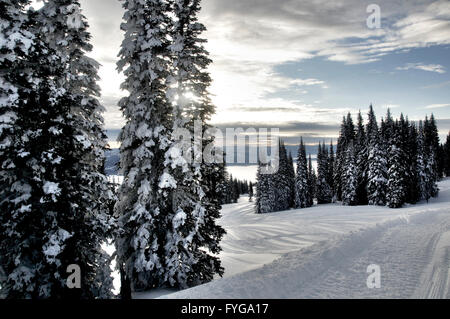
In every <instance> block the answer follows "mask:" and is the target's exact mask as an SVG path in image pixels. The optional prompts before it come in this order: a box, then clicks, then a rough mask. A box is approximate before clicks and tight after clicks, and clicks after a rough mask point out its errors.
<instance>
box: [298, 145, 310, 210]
mask: <svg viewBox="0 0 450 319" xmlns="http://www.w3.org/2000/svg"><path fill="white" fill-rule="evenodd" d="M308 182H309V181H308V160H307V158H306V149H305V144H304V143H303V138H301V140H300V146H299V148H298V154H297V175H296V178H295V207H296V208H306V207H310V206H311V205H310V200H309V197H310V194H309V191H310V190H309V185H308V184H309V183H308Z"/></svg>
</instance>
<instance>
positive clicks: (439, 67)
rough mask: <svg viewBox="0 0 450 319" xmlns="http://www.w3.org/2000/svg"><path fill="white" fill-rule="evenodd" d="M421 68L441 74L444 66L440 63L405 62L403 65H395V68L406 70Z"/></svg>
mask: <svg viewBox="0 0 450 319" xmlns="http://www.w3.org/2000/svg"><path fill="white" fill-rule="evenodd" d="M411 69H415V70H422V71H428V72H436V73H440V74H443V73H445V72H446V71H445V67H443V66H442V65H440V64H422V63H407V64H406V65H405V66H402V67H397V68H396V70H399V71H407V70H411Z"/></svg>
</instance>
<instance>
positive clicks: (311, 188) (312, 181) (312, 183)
mask: <svg viewBox="0 0 450 319" xmlns="http://www.w3.org/2000/svg"><path fill="white" fill-rule="evenodd" d="M316 185H317V176H316V172H315V171H314V168H313V165H312V159H311V154H310V155H309V157H308V201H307V203H308V204H307V206H308V207H311V206H313V205H314V198H315V197H316Z"/></svg>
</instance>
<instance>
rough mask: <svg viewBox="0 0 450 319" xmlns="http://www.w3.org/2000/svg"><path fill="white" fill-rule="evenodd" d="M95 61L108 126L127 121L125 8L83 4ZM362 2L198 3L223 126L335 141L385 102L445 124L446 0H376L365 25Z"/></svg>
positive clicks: (113, 129) (449, 116)
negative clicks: (376, 10) (351, 117)
mask: <svg viewBox="0 0 450 319" xmlns="http://www.w3.org/2000/svg"><path fill="white" fill-rule="evenodd" d="M80 2H81V5H82V9H83V13H84V14H85V16H86V17H87V18H88V21H89V24H90V31H91V33H92V35H93V39H92V43H93V45H94V51H93V52H92V54H91V56H93V57H94V58H95V59H97V60H98V61H99V62H100V63H101V64H102V67H101V70H100V76H101V82H100V85H101V87H102V94H103V95H102V102H103V103H104V105H105V106H106V107H107V112H106V113H105V115H104V116H105V120H106V129H107V130H108V131H109V135H110V138H111V139H113V140H114V139H115V138H116V136H117V132H118V130H119V129H120V128H121V127H122V125H123V123H124V122H123V119H122V117H121V112H120V110H119V109H118V107H117V102H118V100H119V99H120V97H121V96H123V95H124V94H125V92H122V91H121V90H120V88H119V87H120V83H121V81H122V80H123V78H122V77H121V75H119V74H118V73H117V71H116V61H117V53H118V52H119V48H120V44H121V42H122V38H123V34H122V32H121V31H120V23H121V21H122V15H123V9H122V7H121V3H120V1H116V0H95V1H92V0H81V1H80ZM371 3H373V0H370V1H361V0H350V1H348V0H346V1H344V0H339V1H327V0H307V1H306V0H305V1H300V0H227V1H223V0H204V1H203V9H202V12H201V15H200V21H201V22H203V23H204V24H205V25H206V27H207V28H208V31H207V32H206V33H205V34H204V37H205V38H207V39H208V41H209V42H208V44H207V49H208V50H209V51H210V53H211V58H212V59H213V60H214V63H213V64H212V66H211V68H210V72H211V75H212V78H213V80H214V82H213V85H212V87H211V93H212V94H213V101H214V103H215V105H216V106H217V114H216V115H215V116H214V118H213V121H214V123H215V124H217V125H219V126H221V127H247V126H255V127H257V128H258V127H279V128H280V129H281V132H282V135H283V136H285V137H286V139H287V143H288V144H289V143H293V144H295V143H297V142H298V137H299V136H300V135H302V136H303V137H304V138H305V141H306V142H307V143H309V144H313V143H317V142H318V141H319V140H323V139H325V140H329V139H331V138H336V136H337V134H338V129H339V124H340V121H341V119H342V116H343V115H345V114H346V113H347V112H352V113H356V112H357V111H358V110H359V109H361V110H362V111H363V112H364V113H366V111H367V108H368V106H369V104H370V103H373V105H374V107H375V111H376V113H377V116H378V118H379V119H380V118H381V117H382V116H384V114H385V112H386V109H387V108H388V107H389V108H391V110H392V112H393V113H394V115H395V116H397V115H399V114H400V113H401V112H403V113H405V114H407V115H408V116H409V118H410V119H412V120H417V119H422V118H424V117H425V115H426V114H431V113H432V112H433V113H434V114H435V116H436V118H437V119H438V125H439V129H440V134H441V136H444V135H446V134H447V133H448V131H449V130H450V1H447V0H438V1H429V0H426V1H418V0H412V1H399V0H394V1H392V0H383V1H377V2H376V3H377V5H378V6H379V7H380V9H381V18H382V19H381V28H379V29H371V28H369V27H368V26H367V23H366V20H367V18H368V17H369V15H370V13H367V7H368V6H369V5H370V4H371Z"/></svg>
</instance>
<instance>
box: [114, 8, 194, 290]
mask: <svg viewBox="0 0 450 319" xmlns="http://www.w3.org/2000/svg"><path fill="white" fill-rule="evenodd" d="M123 8H124V9H125V14H124V20H125V22H124V23H123V24H122V30H123V31H124V32H125V38H124V40H123V42H122V48H121V50H120V53H119V56H120V61H119V62H118V68H119V70H120V71H123V73H124V75H125V82H124V83H123V84H122V89H124V90H127V91H128V95H127V96H126V97H124V98H123V99H122V100H121V101H120V103H119V105H120V108H121V110H122V112H123V114H124V117H125V119H126V121H127V122H126V125H125V127H124V128H123V129H122V131H121V133H120V136H119V140H120V142H121V149H120V152H121V160H120V168H121V170H122V174H123V176H124V182H123V184H122V186H121V188H120V190H119V201H118V204H117V205H116V214H117V215H118V216H119V226H120V230H121V231H120V234H119V238H118V240H117V244H116V246H117V256H118V258H117V259H118V266H119V268H121V269H123V273H124V274H125V275H126V277H127V279H128V280H129V281H130V282H131V283H132V289H133V290H148V289H151V288H154V287H161V286H163V285H166V284H167V282H166V281H165V278H166V271H167V269H166V268H165V265H164V261H165V255H166V247H165V244H166V240H167V232H168V229H169V228H172V227H175V228H176V227H177V226H180V225H181V224H183V222H184V221H185V218H186V216H185V215H183V214H182V213H180V215H178V216H177V219H176V220H173V223H172V224H170V221H168V220H167V216H168V215H169V214H170V207H169V205H170V203H168V201H167V196H166V194H163V191H161V187H160V186H162V187H163V188H164V189H166V188H167V187H170V186H173V187H175V186H176V185H175V184H176V181H175V180H174V178H173V177H172V176H170V175H169V174H166V173H165V172H164V170H165V164H164V162H165V155H166V152H167V151H168V149H169V147H170V145H171V133H170V132H171V130H172V127H173V123H172V121H171V114H173V112H172V109H173V108H172V104H171V101H169V99H168V97H167V94H166V92H167V91H168V83H169V76H170V75H171V73H170V70H171V65H170V61H171V58H172V54H171V51H170V49H169V44H170V43H169V26H170V22H171V20H170V18H169V12H170V11H169V9H170V8H169V6H168V3H167V2H166V1H164V0H155V1H132V0H128V1H124V2H123Z"/></svg>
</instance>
